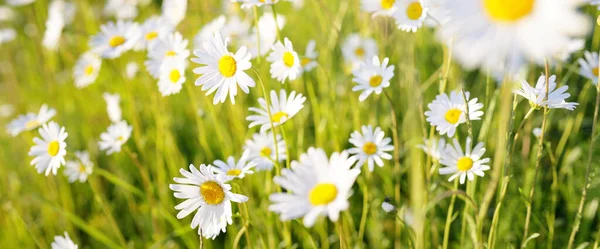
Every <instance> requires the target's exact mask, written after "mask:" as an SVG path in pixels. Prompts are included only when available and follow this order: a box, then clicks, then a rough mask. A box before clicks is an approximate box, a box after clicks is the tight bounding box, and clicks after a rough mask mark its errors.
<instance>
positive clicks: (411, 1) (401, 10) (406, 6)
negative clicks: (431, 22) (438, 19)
mask: <svg viewBox="0 0 600 249" xmlns="http://www.w3.org/2000/svg"><path fill="white" fill-rule="evenodd" d="M397 8H398V9H397V10H396V11H395V12H394V13H393V14H392V16H393V17H394V19H395V20H396V25H398V28H399V29H401V30H403V31H409V32H416V31H417V29H419V28H420V27H421V26H422V25H423V22H424V21H425V18H427V11H428V10H429V9H428V8H427V7H425V6H423V0H398V4H397Z"/></svg>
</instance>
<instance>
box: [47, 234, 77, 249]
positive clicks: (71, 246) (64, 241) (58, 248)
mask: <svg viewBox="0 0 600 249" xmlns="http://www.w3.org/2000/svg"><path fill="white" fill-rule="evenodd" d="M50 246H51V247H52V249H77V244H75V243H74V242H73V241H72V240H71V238H70V237H69V234H68V233H67V232H65V236H59V235H56V236H54V242H52V244H51V245H50Z"/></svg>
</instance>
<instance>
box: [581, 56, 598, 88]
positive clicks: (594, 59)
mask: <svg viewBox="0 0 600 249" xmlns="http://www.w3.org/2000/svg"><path fill="white" fill-rule="evenodd" d="M583 56H584V58H579V59H578V60H577V62H579V66H580V68H579V74H580V75H581V76H583V77H586V78H587V79H589V80H591V81H592V83H594V85H598V67H599V65H598V63H600V61H599V59H598V53H596V52H591V53H590V52H589V51H585V52H584V53H583Z"/></svg>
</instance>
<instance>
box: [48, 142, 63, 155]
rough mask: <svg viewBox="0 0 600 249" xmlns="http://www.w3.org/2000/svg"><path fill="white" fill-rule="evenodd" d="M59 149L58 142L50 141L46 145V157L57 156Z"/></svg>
mask: <svg viewBox="0 0 600 249" xmlns="http://www.w3.org/2000/svg"><path fill="white" fill-rule="evenodd" d="M59 149H60V145H59V144H58V141H52V142H50V143H48V155H50V156H56V155H57V154H58V150H59Z"/></svg>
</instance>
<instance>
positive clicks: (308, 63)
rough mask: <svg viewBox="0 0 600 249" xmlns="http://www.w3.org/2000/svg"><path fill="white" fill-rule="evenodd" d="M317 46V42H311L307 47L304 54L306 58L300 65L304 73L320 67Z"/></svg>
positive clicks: (302, 59)
mask: <svg viewBox="0 0 600 249" xmlns="http://www.w3.org/2000/svg"><path fill="white" fill-rule="evenodd" d="M316 46H317V42H316V41H315V40H310V41H309V42H308V44H307V45H306V51H305V52H304V56H303V57H302V58H301V59H300V64H301V65H302V68H301V69H302V72H310V71H311V70H313V68H315V67H317V65H319V64H318V63H317V57H318V56H319V52H317V51H316V50H315V47H316Z"/></svg>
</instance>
